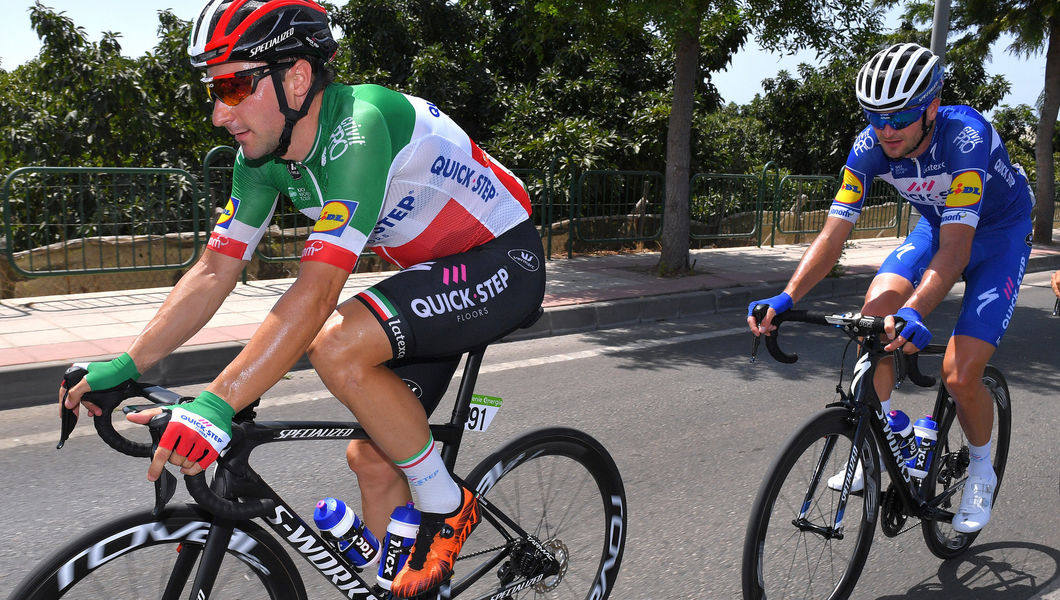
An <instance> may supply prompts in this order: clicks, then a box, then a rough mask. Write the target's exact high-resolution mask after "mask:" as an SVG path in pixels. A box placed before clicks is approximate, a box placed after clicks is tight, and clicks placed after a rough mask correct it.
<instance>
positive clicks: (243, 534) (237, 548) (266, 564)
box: [11, 507, 305, 600]
mask: <svg viewBox="0 0 1060 600" xmlns="http://www.w3.org/2000/svg"><path fill="white" fill-rule="evenodd" d="M209 527H210V525H209V517H208V516H207V515H205V514H204V513H202V512H200V511H198V510H197V509H194V508H191V507H180V508H172V509H167V510H166V511H164V512H163V514H162V516H161V517H160V518H158V519H156V518H154V517H152V516H151V514H150V513H149V512H143V513H138V514H134V515H130V516H128V517H123V518H121V519H118V520H116V521H112V522H110V523H107V524H104V525H103V526H101V527H99V528H97V529H95V530H93V531H90V532H89V533H87V534H85V535H84V536H82V537H81V538H79V539H78V540H76V541H74V542H72V543H70V544H67V545H66V546H65V547H64V549H63V550H61V551H60V552H58V553H57V554H56V555H55V556H53V557H52V558H51V559H49V560H48V561H47V562H45V563H42V564H41V565H40V566H38V567H37V568H36V569H35V570H34V571H33V572H32V573H31V574H30V575H29V576H27V577H26V579H25V580H24V581H23V582H22V584H21V585H20V586H19V587H18V589H17V590H16V591H15V593H14V594H12V596H11V598H12V599H13V600H50V599H53V598H64V599H67V600H69V599H82V598H83V599H85V600H89V599H91V600H99V599H100V598H108V599H112V600H139V599H145V600H146V599H152V600H157V599H158V598H162V597H163V592H164V590H165V589H166V587H167V585H168V584H169V582H170V579H172V574H173V573H174V566H175V565H176V564H177V562H178V560H179V557H180V556H181V555H182V554H183V553H191V554H185V556H198V555H199V554H200V553H199V552H197V551H198V550H201V548H202V544H203V542H204V541H205V539H206V534H207V532H208V531H209ZM196 566H197V565H196ZM188 571H190V574H189V575H188V577H187V579H186V580H184V581H179V582H177V586H178V587H181V591H180V592H179V593H177V592H175V591H174V592H173V597H175V598H186V597H187V596H188V594H190V590H191V583H190V581H191V579H193V578H194V576H195V566H191V567H190V568H189V569H188ZM181 584H184V585H181ZM304 597H305V590H304V589H303V588H302V582H301V577H300V576H299V575H298V572H297V571H296V570H294V565H293V564H291V561H290V557H289V556H288V555H287V554H286V552H285V551H284V550H283V548H282V547H281V546H279V544H278V542H277V541H276V540H275V538H273V537H272V536H270V535H269V534H268V533H267V532H266V531H265V530H264V529H262V528H261V527H259V526H258V525H255V524H253V523H241V524H239V525H238V526H237V528H236V531H235V533H234V535H233V536H232V540H231V542H230V543H229V545H228V552H227V553H226V555H225V559H224V561H223V562H222V564H221V568H220V571H219V573H218V577H217V582H216V584H215V585H214V588H213V593H212V594H211V596H210V598H211V599H212V600H213V599H217V600H223V599H226V598H229V599H234V598H271V599H273V600H279V599H297V598H304Z"/></svg>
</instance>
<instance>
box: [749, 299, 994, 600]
mask: <svg viewBox="0 0 1060 600" xmlns="http://www.w3.org/2000/svg"><path fill="white" fill-rule="evenodd" d="M764 312H765V311H764V310H761V311H759V312H756V314H755V316H756V318H757V319H758V320H759V321H760V320H761V319H762V318H763V317H764V316H765V315H764ZM789 321H798V322H803V323H811V324H816V325H824V326H828V327H833V328H837V329H838V330H839V331H841V332H843V333H844V334H845V335H846V336H847V337H849V338H850V340H851V343H855V342H856V343H858V344H859V349H860V350H859V353H858V359H857V362H856V364H855V366H854V368H853V376H852V380H851V383H850V386H849V389H848V388H845V387H844V386H843V385H842V380H840V384H839V385H837V386H836V391H837V393H838V394H839V399H838V400H837V401H835V402H832V403H830V404H828V405H827V406H826V407H825V409H824V410H822V411H820V412H818V413H817V414H815V415H813V416H812V417H810V418H809V419H808V420H807V421H806V422H805V423H804V424H803V425H802V426H801V427H800V428H799V429H798V430H797V431H796V432H795V433H794V435H792V436H791V438H790V439H789V440H788V441H787V443H786V444H785V445H784V447H783V449H782V450H781V451H780V453H779V454H778V455H777V457H776V459H775V460H774V462H773V464H772V466H771V467H770V469H769V472H768V474H767V475H766V477H765V480H764V481H763V482H762V485H761V487H760V488H759V490H758V494H757V497H756V498H755V502H754V505H753V506H752V508H751V517H750V520H749V522H748V525H747V533H746V537H745V539H744V549H743V573H742V577H743V592H744V597H745V598H749V599H755V600H757V599H761V598H767V597H768V598H769V599H770V600H773V599H776V598H800V599H803V600H806V599H811V598H829V599H838V598H847V597H848V596H849V595H850V594H851V592H852V591H853V589H854V586H855V585H856V584H857V581H858V577H859V576H860V575H861V571H862V569H863V568H864V566H865V561H866V559H867V558H868V555H869V547H870V546H871V544H872V539H873V535H874V533H875V530H876V521H877V517H879V522H880V529H881V530H882V531H883V533H884V535H887V536H888V537H895V536H897V535H900V534H902V533H905V532H907V531H910V530H911V529H914V528H915V527H916V523H913V524H912V525H911V526H910V527H906V523H907V521H908V520H909V519H910V518H913V519H918V520H919V523H920V529H921V531H922V532H923V537H924V541H925V542H926V544H927V547H928V549H929V550H930V551H931V552H932V553H933V554H934V555H935V556H937V557H939V558H942V559H949V558H953V557H956V556H958V555H960V554H961V553H963V552H964V551H966V550H967V549H968V547H969V546H970V545H971V544H972V542H973V541H974V540H975V538H976V537H977V536H978V532H975V533H959V532H957V531H954V529H953V527H952V526H951V524H950V523H951V520H952V519H953V512H952V510H953V509H954V508H955V507H956V506H959V504H960V497H961V492H962V491H963V489H964V483H965V481H966V479H967V471H968V464H969V456H968V443H967V441H966V440H965V439H964V432H963V430H962V429H961V427H960V424H959V423H957V422H956V415H957V409H956V405H955V404H954V401H953V398H951V397H950V395H949V393H948V392H947V391H946V386H945V385H943V384H939V387H938V393H937V395H936V398H935V403H934V408H933V410H932V412H931V414H932V415H933V416H934V419H935V420H936V422H937V423H938V442H937V445H936V447H935V450H934V458H933V459H932V461H931V464H930V468H928V470H927V475H926V476H925V477H924V478H923V479H918V478H916V477H913V476H912V475H911V474H910V472H909V470H908V469H907V468H906V464H905V459H904V458H903V455H902V452H901V446H900V443H899V439H898V437H897V435H896V434H895V432H892V431H891V429H890V426H889V425H888V422H887V419H886V416H885V415H884V414H883V410H882V409H881V407H880V402H879V399H878V398H877V397H876V392H875V390H874V388H873V385H872V381H873V374H874V373H875V371H876V366H877V364H878V362H879V361H880V360H881V359H882V358H884V357H887V356H894V357H895V368H896V373H897V376H896V380H897V382H898V383H900V382H901V381H903V380H904V379H905V378H908V379H909V380H910V381H912V382H914V383H915V384H917V385H919V386H922V387H932V386H934V385H935V378H933V377H929V376H925V375H924V374H923V373H922V372H921V371H920V368H919V364H918V360H917V358H916V356H917V355H915V354H914V355H904V354H902V353H901V352H900V351H899V352H896V353H891V352H887V351H885V350H884V349H883V348H884V347H885V346H886V345H887V342H886V341H884V340H883V339H881V336H883V334H884V329H883V318H881V317H866V316H862V315H860V314H850V313H847V314H828V313H823V312H809V311H802V310H789V311H786V312H784V313H781V314H780V315H777V317H776V318H775V319H774V320H773V323H774V324H776V325H778V329H777V330H776V331H773V332H772V334H771V335H769V336H764V338H765V342H766V347H767V349H768V350H769V353H770V355H772V356H773V357H774V358H775V359H776V360H778V361H779V362H782V363H793V362H795V361H796V360H797V359H798V356H797V355H795V354H787V353H785V352H784V351H783V350H781V348H780V346H779V345H778V340H777V338H778V335H779V333H780V329H779V325H780V323H783V322H789ZM760 339H761V338H755V343H754V347H753V349H752V359H753V357H754V354H755V353H756V351H757V348H758V343H757V342H758V340H760ZM944 352H945V347H944V346H940V345H928V346H927V347H925V348H923V349H922V350H921V351H920V353H919V354H942V353H944ZM841 378H842V376H841ZM983 383H984V384H985V385H986V388H987V390H989V392H990V395H991V397H992V398H993V405H994V429H993V432H992V434H991V439H992V440H993V444H992V454H993V456H992V462H993V465H994V472H995V473H996V474H997V487H995V489H994V498H995V500H996V498H997V491H998V489H1000V487H1001V481H1002V478H1003V476H1004V474H1005V463H1006V461H1007V459H1008V451H1009V436H1010V433H1011V431H1010V430H1011V425H1012V412H1011V410H1012V409H1011V402H1010V399H1009V393H1008V385H1007V383H1006V382H1005V378H1004V376H1003V375H1002V374H1001V372H1000V371H999V370H998V369H997V368H996V367H994V366H990V365H988V366H987V367H986V370H985V373H984V375H983ZM858 461H861V466H862V469H863V480H864V488H863V490H862V491H860V492H852V491H851V485H852V482H853V479H854V473H855V470H856V468H857V466H858ZM880 465H882V469H883V470H884V471H886V473H887V475H888V478H889V480H890V483H889V485H888V487H887V489H886V490H883V489H882V487H881V476H882V473H881V467H880ZM837 472H842V473H845V478H844V482H843V487H842V489H841V490H839V491H835V490H832V489H830V488H829V487H828V485H827V483H826V480H827V479H828V477H829V476H830V475H832V474H833V473H837Z"/></svg>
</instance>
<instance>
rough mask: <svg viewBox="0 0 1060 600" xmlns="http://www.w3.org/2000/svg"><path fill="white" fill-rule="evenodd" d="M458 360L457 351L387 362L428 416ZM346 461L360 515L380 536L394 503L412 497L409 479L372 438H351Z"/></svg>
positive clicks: (403, 501) (370, 528)
mask: <svg viewBox="0 0 1060 600" xmlns="http://www.w3.org/2000/svg"><path fill="white" fill-rule="evenodd" d="M459 362H460V356H459V355H456V356H447V357H443V358H437V359H419V360H401V361H391V362H390V363H389V364H388V366H389V367H390V368H391V370H393V371H394V373H395V374H396V375H397V376H398V377H400V378H401V380H402V381H404V382H405V384H406V385H408V387H409V389H410V390H412V393H413V394H415V395H416V397H417V398H418V399H419V400H420V403H421V404H422V405H423V410H424V412H426V413H427V415H428V416H430V415H431V413H433V412H434V409H435V408H436V407H437V406H438V403H439V402H440V401H441V399H442V396H443V395H444V394H445V390H446V388H447V387H448V385H449V381H450V379H452V377H453V372H454V371H456V367H457V366H458V365H459ZM346 462H347V463H348V464H349V465H350V469H351V470H353V472H354V473H356V474H357V486H358V487H359V488H360V490H361V515H362V517H363V518H364V521H365V523H366V524H367V526H368V529H369V530H371V531H372V532H373V533H375V534H376V537H380V539H381V534H382V532H383V530H384V529H385V528H386V525H387V522H388V521H389V519H390V513H391V511H393V509H394V507H395V506H403V505H404V504H405V503H407V502H410V501H411V500H412V494H411V492H410V490H409V484H408V479H407V478H406V477H405V474H404V473H402V472H401V469H399V468H398V467H397V465H395V464H394V462H393V461H392V460H390V458H389V457H388V456H387V455H386V454H385V453H384V452H383V451H382V450H381V449H380V448H379V446H377V445H375V443H373V442H372V441H371V440H352V441H351V442H350V443H349V445H348V446H347V448H346Z"/></svg>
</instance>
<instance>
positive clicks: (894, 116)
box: [865, 103, 930, 129]
mask: <svg viewBox="0 0 1060 600" xmlns="http://www.w3.org/2000/svg"><path fill="white" fill-rule="evenodd" d="M929 104H930V103H929ZM927 107H928V105H927V104H921V105H920V106H916V107H913V108H910V109H908V110H903V111H899V112H893V113H874V112H869V111H867V110H866V111H865V118H867V119H868V120H869V124H870V125H872V126H873V127H875V128H876V129H883V128H884V127H885V126H887V125H890V126H891V127H892V128H893V129H905V128H906V127H909V126H910V125H912V124H913V123H916V122H917V121H919V120H920V117H921V116H923V114H924V111H926V110H927Z"/></svg>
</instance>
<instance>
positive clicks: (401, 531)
mask: <svg viewBox="0 0 1060 600" xmlns="http://www.w3.org/2000/svg"><path fill="white" fill-rule="evenodd" d="M419 529H420V511H418V510H416V509H415V508H413V507H412V503H411V502H409V503H408V504H406V505H405V506H398V507H397V508H395V509H394V512H393V513H391V515H390V524H389V525H387V526H386V540H385V541H384V542H383V552H382V555H383V556H382V557H381V558H380V559H379V575H378V577H377V580H378V582H379V587H381V588H383V589H384V590H389V589H390V585H391V584H392V583H393V582H394V577H396V576H397V574H398V571H400V570H401V567H404V566H405V561H406V560H408V557H409V553H410V552H411V551H412V544H413V543H415V542H416V532H418V531H419Z"/></svg>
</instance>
